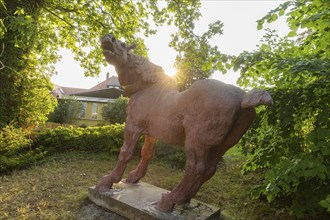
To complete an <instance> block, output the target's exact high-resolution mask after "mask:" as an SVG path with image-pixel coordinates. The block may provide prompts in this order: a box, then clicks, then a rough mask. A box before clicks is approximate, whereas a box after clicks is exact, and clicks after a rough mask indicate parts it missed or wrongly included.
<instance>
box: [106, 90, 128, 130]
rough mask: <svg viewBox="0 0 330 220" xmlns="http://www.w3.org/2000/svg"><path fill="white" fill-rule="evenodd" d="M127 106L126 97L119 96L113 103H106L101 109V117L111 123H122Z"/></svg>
mask: <svg viewBox="0 0 330 220" xmlns="http://www.w3.org/2000/svg"><path fill="white" fill-rule="evenodd" d="M127 106H128V98H127V97H123V96H121V97H119V98H118V99H116V100H115V101H114V102H113V103H112V102H109V103H107V104H106V105H105V106H104V107H103V110H102V117H103V118H104V119H106V120H108V121H110V122H111V123H112V124H114V123H124V122H125V120H126V111H127Z"/></svg>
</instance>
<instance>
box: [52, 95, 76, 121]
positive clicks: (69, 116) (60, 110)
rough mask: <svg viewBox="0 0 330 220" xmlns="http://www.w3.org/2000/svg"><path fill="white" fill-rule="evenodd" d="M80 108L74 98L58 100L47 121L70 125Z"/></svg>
mask: <svg viewBox="0 0 330 220" xmlns="http://www.w3.org/2000/svg"><path fill="white" fill-rule="evenodd" d="M81 108H82V104H81V102H79V101H78V100H76V99H75V98H74V97H66V98H62V99H59V100H58V105H57V106H56V108H55V109H54V111H53V112H52V113H50V114H49V116H48V121H51V122H55V123H60V124H63V123H66V124H72V123H73V122H74V119H75V118H77V117H78V115H79V113H80V111H81Z"/></svg>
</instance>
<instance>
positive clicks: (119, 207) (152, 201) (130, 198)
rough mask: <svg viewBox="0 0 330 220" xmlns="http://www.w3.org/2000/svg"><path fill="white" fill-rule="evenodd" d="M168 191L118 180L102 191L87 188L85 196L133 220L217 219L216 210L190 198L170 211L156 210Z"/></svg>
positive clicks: (218, 214)
mask: <svg viewBox="0 0 330 220" xmlns="http://www.w3.org/2000/svg"><path fill="white" fill-rule="evenodd" d="M168 192H169V191H168V190H165V189H162V188H159V187H156V186H153V185H150V184H147V183H143V182H140V183H137V184H128V183H124V182H119V183H117V184H114V185H113V188H112V189H109V191H106V192H98V191H97V190H95V187H90V188H89V189H88V197H89V199H90V200H92V201H93V202H94V203H95V204H97V205H99V206H101V207H103V208H106V209H108V210H110V211H112V212H115V213H117V214H119V215H121V216H124V217H126V218H128V219H134V220H149V219H150V220H154V219H166V220H190V219H191V220H206V219H207V220H219V219H220V209H219V208H217V207H215V206H212V205H208V204H205V203H203V202H200V201H197V200H194V199H192V200H191V202H190V203H189V204H185V205H176V206H175V208H174V210H173V211H172V212H170V213H164V212H160V211H158V210H157V209H156V203H157V201H159V200H160V198H161V196H162V194H163V193H168Z"/></svg>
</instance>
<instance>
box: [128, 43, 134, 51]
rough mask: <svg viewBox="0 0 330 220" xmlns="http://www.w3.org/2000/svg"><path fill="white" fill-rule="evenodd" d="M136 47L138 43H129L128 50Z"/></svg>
mask: <svg viewBox="0 0 330 220" xmlns="http://www.w3.org/2000/svg"><path fill="white" fill-rule="evenodd" d="M135 48H136V44H132V45H129V46H128V47H127V51H130V50H134V49H135Z"/></svg>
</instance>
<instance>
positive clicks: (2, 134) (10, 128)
mask: <svg viewBox="0 0 330 220" xmlns="http://www.w3.org/2000/svg"><path fill="white" fill-rule="evenodd" d="M29 136H30V131H29V130H26V129H23V128H19V127H15V126H14V125H13V124H9V125H7V126H6V127H4V128H2V129H0V173H4V172H8V171H10V170H13V169H16V168H21V167H25V166H27V165H29V164H31V163H33V162H35V161H37V160H38V159H40V158H43V157H44V155H45V153H46V152H45V151H44V150H43V149H42V148H36V149H34V148H33V147H32V140H31V139H30V138H29Z"/></svg>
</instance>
